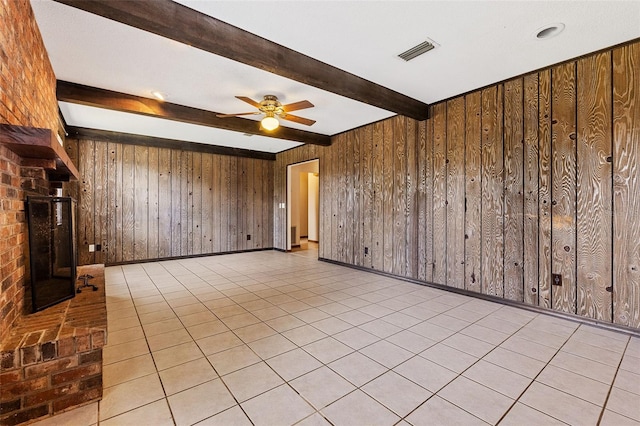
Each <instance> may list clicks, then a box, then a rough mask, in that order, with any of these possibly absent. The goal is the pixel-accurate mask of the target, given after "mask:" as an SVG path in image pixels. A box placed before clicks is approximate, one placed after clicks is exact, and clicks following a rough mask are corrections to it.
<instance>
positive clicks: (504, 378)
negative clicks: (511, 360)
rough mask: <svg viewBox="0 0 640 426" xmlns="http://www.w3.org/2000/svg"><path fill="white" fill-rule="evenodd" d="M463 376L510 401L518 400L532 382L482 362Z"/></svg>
mask: <svg viewBox="0 0 640 426" xmlns="http://www.w3.org/2000/svg"><path fill="white" fill-rule="evenodd" d="M463 376H465V377H467V378H469V379H471V380H473V381H475V382H477V383H480V384H481V385H484V386H486V387H488V388H491V389H493V390H494V391H497V392H500V393H501V394H503V395H506V396H508V397H509V398H512V399H517V398H519V397H520V395H521V394H522V392H524V390H525V389H526V388H527V386H529V384H530V383H531V381H532V379H530V378H528V377H525V376H521V375H520V374H517V373H514V372H513V371H510V370H507V369H505V368H502V367H499V366H497V365H495V364H491V363H490V362H486V361H484V360H480V361H478V362H477V363H475V364H474V365H472V366H471V367H470V368H469V369H467V370H466V371H465V372H464V373H463Z"/></svg>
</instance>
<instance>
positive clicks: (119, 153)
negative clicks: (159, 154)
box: [114, 144, 124, 262]
mask: <svg viewBox="0 0 640 426" xmlns="http://www.w3.org/2000/svg"><path fill="white" fill-rule="evenodd" d="M123 148H124V146H123V145H121V144H118V145H117V148H116V153H115V156H116V171H115V181H116V191H115V192H116V194H115V206H114V211H115V231H114V233H115V244H116V253H115V261H116V262H122V251H123V245H124V244H123V227H124V226H123V224H124V219H123V217H122V212H123V207H124V206H123V199H122V193H123V187H122V184H123V156H124V152H123Z"/></svg>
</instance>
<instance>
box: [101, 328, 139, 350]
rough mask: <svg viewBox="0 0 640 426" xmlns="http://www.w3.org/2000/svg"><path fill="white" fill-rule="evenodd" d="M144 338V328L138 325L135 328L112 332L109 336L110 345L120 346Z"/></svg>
mask: <svg viewBox="0 0 640 426" xmlns="http://www.w3.org/2000/svg"><path fill="white" fill-rule="evenodd" d="M144 337H145V336H144V332H143V331H142V327H141V326H139V325H137V326H135V327H130V328H125V329H123V330H118V331H113V332H110V333H109V336H108V338H109V341H108V344H110V345H119V344H121V343H127V342H131V341H133V340H138V339H144Z"/></svg>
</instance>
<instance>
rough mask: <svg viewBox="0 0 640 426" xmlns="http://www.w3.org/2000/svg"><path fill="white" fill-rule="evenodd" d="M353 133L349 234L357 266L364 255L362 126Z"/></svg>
mask: <svg viewBox="0 0 640 426" xmlns="http://www.w3.org/2000/svg"><path fill="white" fill-rule="evenodd" d="M351 133H352V134H353V142H352V155H353V168H352V173H353V178H352V179H351V186H352V188H353V189H352V192H353V219H352V221H351V223H352V225H353V233H349V235H353V247H352V253H353V255H352V263H353V264H354V265H357V266H362V265H363V264H364V262H363V256H364V244H363V242H364V238H363V233H364V229H363V228H364V227H363V223H362V217H361V210H360V209H361V207H360V204H361V194H362V181H361V177H360V162H361V161H362V158H361V153H360V146H361V145H362V135H363V133H364V129H363V128H359V129H356V130H353V131H352V132H351Z"/></svg>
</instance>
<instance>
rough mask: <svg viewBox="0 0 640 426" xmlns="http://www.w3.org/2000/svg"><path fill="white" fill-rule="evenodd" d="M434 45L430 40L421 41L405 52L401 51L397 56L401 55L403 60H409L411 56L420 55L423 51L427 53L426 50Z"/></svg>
mask: <svg viewBox="0 0 640 426" xmlns="http://www.w3.org/2000/svg"><path fill="white" fill-rule="evenodd" d="M434 47H435V45H434V44H433V43H432V42H430V41H423V42H422V43H420V44H419V45H417V46H414V47H412V48H411V49H409V50H407V51H406V52H402V53H401V54H399V55H398V56H399V57H401V58H402V59H404V60H405V61H410V60H412V59H413V58H416V57H418V56H420V55H422V54H423V53H427V52H428V51H430V50H431V49H433V48H434Z"/></svg>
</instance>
